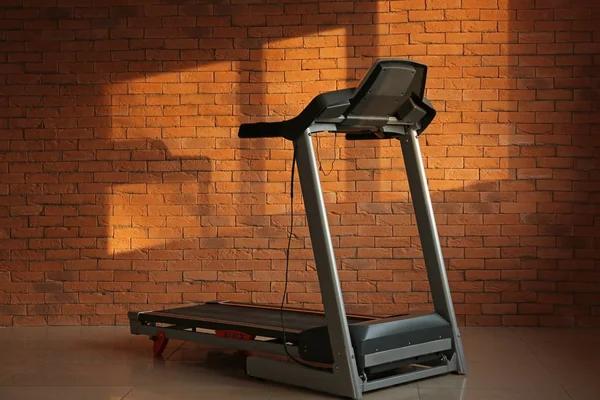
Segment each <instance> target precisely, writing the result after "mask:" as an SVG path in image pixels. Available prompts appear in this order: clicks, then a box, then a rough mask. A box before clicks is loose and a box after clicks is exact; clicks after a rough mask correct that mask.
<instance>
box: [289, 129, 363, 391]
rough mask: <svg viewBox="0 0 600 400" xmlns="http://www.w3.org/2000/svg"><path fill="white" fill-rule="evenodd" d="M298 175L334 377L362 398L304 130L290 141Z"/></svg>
mask: <svg viewBox="0 0 600 400" xmlns="http://www.w3.org/2000/svg"><path fill="white" fill-rule="evenodd" d="M294 146H295V149H296V160H297V163H298V175H299V177H300V185H301V187H302V197H303V199H304V207H305V209H306V216H307V220H308V228H309V232H310V238H311V242H312V248H313V253H314V257H315V263H316V268H317V274H318V277H319V286H320V288H321V296H322V298H323V306H324V308H325V317H326V319H327V328H328V332H329V342H330V343H331V349H332V351H333V359H334V376H336V378H337V379H336V382H338V383H339V385H340V387H339V389H338V390H339V391H343V392H345V393H346V395H347V396H349V397H351V398H354V399H359V398H361V397H362V381H361V379H360V377H359V375H358V368H357V366H356V359H355V357H354V348H353V347H352V342H351V340H350V331H349V329H348V320H347V319H346V309H345V307H344V298H343V296H342V288H341V285H340V280H339V277H338V271H337V267H336V261H335V255H334V251H333V243H332V241H331V234H330V231H329V222H328V219H327V210H326V209H325V201H324V199H323V192H322V190H321V182H320V179H319V170H318V167H317V161H316V159H315V153H314V149H313V144H312V141H311V136H310V131H309V130H308V129H307V130H306V131H304V133H303V134H302V135H301V136H300V137H299V138H298V139H297V140H296V141H295V142H294Z"/></svg>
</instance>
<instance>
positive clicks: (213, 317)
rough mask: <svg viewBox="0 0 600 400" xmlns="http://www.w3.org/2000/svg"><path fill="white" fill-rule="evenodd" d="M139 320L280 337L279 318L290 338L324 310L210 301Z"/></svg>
mask: <svg viewBox="0 0 600 400" xmlns="http://www.w3.org/2000/svg"><path fill="white" fill-rule="evenodd" d="M138 318H139V320H140V321H143V322H151V323H152V322H155V323H168V324H175V325H178V326H185V327H189V328H206V329H231V330H237V331H243V332H245V333H249V334H255V335H260V336H268V337H275V338H280V337H281V336H282V332H283V329H282V318H283V324H284V327H285V332H286V338H287V339H288V340H294V339H295V338H297V335H298V334H300V333H301V332H303V331H306V330H309V329H313V328H318V327H322V326H326V325H327V320H326V318H325V314H323V313H322V312H319V311H310V310H303V309H299V308H283V313H282V312H281V309H280V308H279V307H274V306H263V305H255V304H252V305H247V304H241V303H229V302H214V303H205V304H199V305H194V306H184V307H178V308H172V309H167V310H161V311H149V312H143V313H139V314H138ZM347 319H348V324H356V323H360V322H365V321H371V320H373V319H375V318H374V317H367V316H356V315H352V316H350V315H349V316H348V318H347Z"/></svg>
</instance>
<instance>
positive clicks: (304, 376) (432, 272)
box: [247, 123, 467, 399]
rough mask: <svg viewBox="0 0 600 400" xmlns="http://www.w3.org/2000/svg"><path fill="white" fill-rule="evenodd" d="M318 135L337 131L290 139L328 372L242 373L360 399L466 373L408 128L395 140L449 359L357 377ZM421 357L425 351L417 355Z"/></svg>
mask: <svg viewBox="0 0 600 400" xmlns="http://www.w3.org/2000/svg"><path fill="white" fill-rule="evenodd" d="M323 131H330V132H335V131H337V127H336V125H335V124H319V123H316V124H313V125H312V126H311V127H309V128H308V129H306V130H305V131H304V132H303V134H302V135H301V136H300V137H299V138H298V139H297V140H296V141H294V147H295V150H296V159H297V163H298V175H299V177H300V184H301V187H302V196H303V199H304V204H305V209H306V214H307V221H308V227H309V232H310V237H311V243H312V247H313V253H314V258H315V263H316V270H317V273H318V277H319V286H320V289H321V295H322V298H323V306H324V311H325V316H326V319H327V327H328V333H329V340H330V343H331V347H332V351H333V358H334V364H333V373H329V372H324V371H317V370H312V369H309V368H307V367H304V366H301V365H298V364H293V363H285V362H281V361H277V360H272V359H266V358H259V357H249V358H248V360H247V373H248V375H251V376H254V377H258V378H263V379H268V380H271V381H276V382H280V383H285V384H290V385H294V386H301V387H306V388H311V389H316V390H319V391H322V392H326V393H331V394H335V395H340V396H345V397H350V398H353V399H360V398H362V393H363V392H367V391H370V390H375V389H380V388H383V387H387V386H392V385H397V384H400V383H405V382H410V381H414V380H417V379H423V378H427V377H431V376H435V375H441V374H446V373H448V372H458V373H461V374H464V373H466V372H467V368H466V360H465V355H464V350H463V346H462V340H461V335H460V331H459V329H458V325H457V322H456V316H455V313H454V307H453V303H452V297H451V294H450V287H449V285H448V279H447V275H446V270H445V266H444V258H443V255H442V248H441V244H440V241H439V236H438V232H437V226H436V222H435V215H434V212H433V205H432V203H431V197H430V195H429V188H428V184H427V178H426V175H425V167H424V165H423V160H422V158H421V150H420V146H419V142H418V134H417V131H416V130H414V129H408V130H407V131H406V133H405V134H404V135H403V136H401V138H400V143H401V148H402V154H403V157H404V163H405V167H406V174H407V179H408V182H409V188H410V192H411V195H412V197H413V206H414V211H415V217H416V220H417V225H418V230H419V236H420V238H421V245H422V247H423V253H424V258H425V264H426V269H427V276H428V278H429V282H430V286H431V294H432V298H433V303H434V309H435V312H436V313H438V314H439V315H440V316H442V317H443V318H444V319H446V321H448V323H449V324H450V326H451V328H452V336H453V337H452V339H453V340H452V350H453V352H454V355H453V357H452V358H451V359H450V360H446V364H445V365H444V364H442V365H438V366H434V367H431V368H427V369H421V370H415V371H411V372H407V373H402V374H398V375H393V376H389V377H385V378H381V379H376V380H373V381H368V382H367V380H366V377H364V376H362V377H361V376H360V375H359V371H358V368H357V364H356V358H355V355H354V348H353V346H352V343H351V340H350V332H349V329H348V324H347V322H346V321H347V320H346V311H345V308H344V300H343V296H342V290H341V285H340V281H339V278H338V272H337V267H336V261H335V254H334V250H333V244H332V241H331V234H330V231H329V224H328V222H327V211H326V207H325V201H324V199H323V191H322V189H321V182H320V179H319V170H318V167H317V161H316V159H315V153H314V149H313V145H312V140H311V134H313V133H317V132H323ZM309 210H310V211H309ZM421 347H422V348H423V349H425V348H427V347H431V349H429V350H430V351H432V352H434V351H436V350H437V349H436V348H435V347H436V343H435V342H430V343H425V344H423V345H421ZM425 353H426V351H424V352H423V353H422V354H425Z"/></svg>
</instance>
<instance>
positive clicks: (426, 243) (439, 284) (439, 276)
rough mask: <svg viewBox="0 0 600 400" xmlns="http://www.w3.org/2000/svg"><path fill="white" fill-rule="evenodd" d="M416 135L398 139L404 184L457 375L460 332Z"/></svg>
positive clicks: (461, 363)
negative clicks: (450, 336)
mask: <svg viewBox="0 0 600 400" xmlns="http://www.w3.org/2000/svg"><path fill="white" fill-rule="evenodd" d="M417 136H418V135H417V132H416V131H415V130H414V129H411V130H410V131H409V132H408V134H407V135H405V136H403V137H401V138H400V144H401V146H402V154H403V156H404V165H405V167H406V175H407V178H408V185H409V188H410V193H411V196H412V201H413V206H414V210H415V217H416V220H417V227H418V230H419V237H420V238H421V246H422V248H423V256H424V258H425V266H426V268H427V277H428V279H429V285H430V287H431V296H432V297H433V304H434V308H435V312H436V313H438V314H439V315H440V316H442V317H443V318H444V319H446V321H448V322H449V323H450V325H451V327H452V332H453V346H454V350H455V352H456V357H457V363H456V365H457V371H458V372H459V373H466V372H467V363H466V359H465V355H464V350H463V345H462V340H461V335H460V331H459V329H458V324H457V322H456V315H455V313H454V306H453V304H452V296H451V294H450V286H449V284H448V276H447V274H446V268H445V266H444V257H443V255H442V246H441V244H440V239H439V235H438V231H437V225H436V222H435V215H434V212H433V205H432V203H431V197H430V194H429V187H428V185H427V177H426V176H425V167H424V165H423V159H422V157H421V148H420V146H419V139H418V137H417Z"/></svg>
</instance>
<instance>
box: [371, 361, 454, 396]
mask: <svg viewBox="0 0 600 400" xmlns="http://www.w3.org/2000/svg"><path fill="white" fill-rule="evenodd" d="M448 372H450V370H449V368H448V366H447V365H441V366H439V367H433V368H426V369H421V370H416V371H411V372H406V373H404V374H399V375H393V376H389V377H386V378H381V379H376V380H373V381H369V382H365V384H364V385H363V391H364V392H370V391H372V390H377V389H382V388H384V387H389V386H394V385H400V384H402V383H408V382H413V381H416V380H419V379H425V378H430V377H432V376H436V375H443V374H447V373H448Z"/></svg>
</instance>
